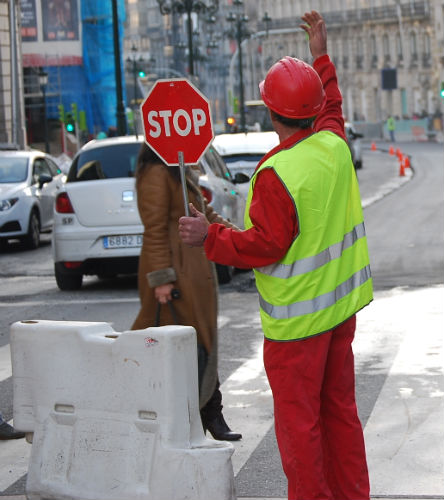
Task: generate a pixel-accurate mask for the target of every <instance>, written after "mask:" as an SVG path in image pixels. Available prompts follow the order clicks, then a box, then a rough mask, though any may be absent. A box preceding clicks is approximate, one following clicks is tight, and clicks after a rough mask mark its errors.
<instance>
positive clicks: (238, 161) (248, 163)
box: [223, 154, 264, 176]
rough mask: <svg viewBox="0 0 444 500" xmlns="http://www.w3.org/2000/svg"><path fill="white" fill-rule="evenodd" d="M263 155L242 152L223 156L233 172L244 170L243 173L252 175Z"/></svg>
mask: <svg viewBox="0 0 444 500" xmlns="http://www.w3.org/2000/svg"><path fill="white" fill-rule="evenodd" d="M263 156H264V155H263V154H240V155H227V156H224V157H223V158H224V160H225V163H226V164H227V167H228V168H229V169H230V170H231V173H232V174H235V173H236V172H242V173H243V174H246V175H249V176H251V174H252V173H253V172H254V170H255V169H256V166H257V164H258V163H259V162H260V161H261V160H262V158H263Z"/></svg>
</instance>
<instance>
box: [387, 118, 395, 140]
mask: <svg viewBox="0 0 444 500" xmlns="http://www.w3.org/2000/svg"><path fill="white" fill-rule="evenodd" d="M395 129H396V122H395V119H394V118H393V116H392V115H390V116H389V117H388V118H387V130H388V133H389V135H390V141H391V142H395Z"/></svg>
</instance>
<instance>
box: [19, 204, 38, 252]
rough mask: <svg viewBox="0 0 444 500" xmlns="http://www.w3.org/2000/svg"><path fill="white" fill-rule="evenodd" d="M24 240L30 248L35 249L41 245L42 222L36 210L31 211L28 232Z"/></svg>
mask: <svg viewBox="0 0 444 500" xmlns="http://www.w3.org/2000/svg"><path fill="white" fill-rule="evenodd" d="M22 241H23V243H24V245H25V246H26V247H27V248H29V249H30V250H34V249H36V248H38V246H39V245H40V222H39V217H38V215H37V212H36V211H35V210H33V211H32V212H31V215H30V217H29V224H28V232H27V233H26V236H25V237H24V238H23V240H22Z"/></svg>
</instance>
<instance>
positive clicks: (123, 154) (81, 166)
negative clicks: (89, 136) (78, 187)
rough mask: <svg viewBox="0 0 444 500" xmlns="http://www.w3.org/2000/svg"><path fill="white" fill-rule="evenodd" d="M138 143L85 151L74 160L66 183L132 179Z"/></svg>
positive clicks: (137, 153)
mask: <svg viewBox="0 0 444 500" xmlns="http://www.w3.org/2000/svg"><path fill="white" fill-rule="evenodd" d="M139 151H140V143H138V142H134V143H130V144H112V145H107V146H103V147H97V148H93V149H87V150H85V151H83V152H82V153H80V155H79V156H77V158H75V159H74V161H73V164H72V166H71V168H70V170H69V174H68V179H67V180H68V182H75V181H92V180H99V179H116V178H118V177H134V172H135V170H136V165H137V157H138V155H139Z"/></svg>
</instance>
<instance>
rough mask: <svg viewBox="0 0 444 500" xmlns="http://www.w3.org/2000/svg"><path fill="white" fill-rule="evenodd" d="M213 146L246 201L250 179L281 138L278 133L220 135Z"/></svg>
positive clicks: (214, 140)
mask: <svg viewBox="0 0 444 500" xmlns="http://www.w3.org/2000/svg"><path fill="white" fill-rule="evenodd" d="M212 144H213V146H214V148H215V149H216V150H217V151H218V153H219V154H220V155H221V156H222V158H223V159H224V161H225V163H226V164H227V167H228V169H229V170H230V172H231V175H232V176H233V179H234V180H235V182H236V183H237V184H238V188H239V191H240V192H241V194H242V195H243V196H244V198H245V199H246V197H247V195H248V189H249V179H250V177H251V176H252V174H253V172H254V170H255V168H256V166H257V164H258V163H259V161H260V160H261V159H262V157H263V156H264V155H265V154H266V153H268V152H269V151H270V150H271V149H273V148H274V147H275V146H277V145H278V144H279V136H278V135H277V133H276V132H247V133H245V134H244V133H240V134H220V135H217V136H216V137H215V138H214V139H213V143H212Z"/></svg>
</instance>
